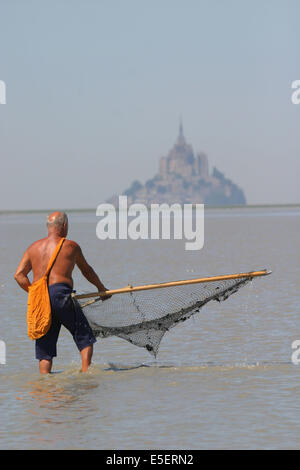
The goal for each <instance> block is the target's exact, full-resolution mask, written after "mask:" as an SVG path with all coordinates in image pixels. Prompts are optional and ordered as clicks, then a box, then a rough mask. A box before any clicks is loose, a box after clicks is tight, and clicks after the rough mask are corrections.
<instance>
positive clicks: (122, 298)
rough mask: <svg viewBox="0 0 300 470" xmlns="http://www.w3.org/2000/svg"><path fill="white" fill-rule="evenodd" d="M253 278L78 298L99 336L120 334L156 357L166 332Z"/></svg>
mask: <svg viewBox="0 0 300 470" xmlns="http://www.w3.org/2000/svg"><path fill="white" fill-rule="evenodd" d="M251 280H252V278H251V277H243V278H239V279H226V280H222V281H214V282H207V283H199V284H188V285H183V286H176V287H167V288H158V289H154V290H144V291H138V292H130V293H123V294H117V295H113V296H112V297H111V298H110V299H108V300H105V301H104V302H102V301H101V300H100V299H96V300H95V299H94V300H90V301H87V302H86V301H82V300H80V301H78V300H76V299H74V302H75V303H77V305H78V302H79V305H80V306H81V308H83V311H84V313H85V316H86V318H87V320H88V322H89V324H90V326H91V328H92V330H93V332H94V334H95V336H96V337H97V336H98V337H101V338H107V337H109V336H118V337H120V338H123V339H125V340H127V341H129V342H130V343H132V344H134V345H136V346H140V347H143V348H145V349H147V351H149V353H150V354H152V355H153V356H155V357H156V355H157V352H158V348H159V345H160V342H161V340H162V338H163V336H164V334H165V333H166V332H167V331H168V330H169V329H170V328H173V327H174V326H176V325H178V324H179V323H181V322H184V321H185V320H187V319H188V318H190V317H191V316H192V315H194V314H195V313H197V312H199V310H200V309H201V308H202V307H203V306H204V305H205V304H207V303H208V302H210V301H211V300H216V301H218V302H220V301H224V300H226V299H227V298H228V297H229V296H230V295H232V294H233V293H235V292H237V291H238V290H239V289H240V288H241V287H242V286H244V285H246V284H247V283H248V282H250V281H251Z"/></svg>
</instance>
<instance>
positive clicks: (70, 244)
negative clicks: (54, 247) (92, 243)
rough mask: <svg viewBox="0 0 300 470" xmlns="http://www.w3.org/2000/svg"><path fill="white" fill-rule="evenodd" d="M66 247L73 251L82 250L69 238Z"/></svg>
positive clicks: (66, 240) (65, 243) (65, 242)
mask: <svg viewBox="0 0 300 470" xmlns="http://www.w3.org/2000/svg"><path fill="white" fill-rule="evenodd" d="M64 245H65V246H67V247H68V248H71V249H73V250H80V246H79V244H78V243H77V242H75V241H74V240H69V239H68V238H66V239H65V241H64Z"/></svg>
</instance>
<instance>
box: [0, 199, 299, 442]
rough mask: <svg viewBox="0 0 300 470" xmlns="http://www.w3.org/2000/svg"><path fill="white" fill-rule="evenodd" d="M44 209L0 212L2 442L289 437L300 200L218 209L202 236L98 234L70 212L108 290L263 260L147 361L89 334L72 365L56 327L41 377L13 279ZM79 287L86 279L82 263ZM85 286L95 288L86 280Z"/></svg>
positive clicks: (72, 355)
mask: <svg viewBox="0 0 300 470" xmlns="http://www.w3.org/2000/svg"><path fill="white" fill-rule="evenodd" d="M44 219H45V214H1V215H0V233H1V237H0V249H1V265H0V266H1V267H0V305H1V311H0V315H1V324H0V340H4V341H5V343H6V348H7V357H6V364H5V365H1V364H0V417H1V418H0V448H2V449H203V448H206V449H215V448H222V449H230V448H244V449H253V448H266V449H274V448H281V449H283V448H288V449H295V448H297V447H299V431H300V424H299V395H300V385H299V373H300V366H297V365H294V364H293V363H292V361H291V355H292V353H293V350H292V347H291V344H292V342H293V341H294V340H296V339H298V340H300V329H299V280H300V250H299V248H300V241H299V229H300V208H297V207H290V208H280V207H274V208H245V209H244V208H243V209H214V210H207V211H206V213H205V244H204V248H203V249H202V250H201V251H194V252H188V251H186V250H185V249H184V240H183V241H179V240H175V241H173V240H171V241H150V240H144V241H140V240H139V241H123V240H122V241H117V240H116V241H109V240H108V241H105V242H100V241H99V240H98V239H97V238H96V235H95V229H96V223H97V218H96V217H95V216H94V214H92V213H70V215H69V219H70V234H69V237H70V238H73V239H75V240H76V241H78V242H79V243H80V244H81V246H82V249H83V252H84V253H85V255H86V257H87V259H88V261H89V262H90V263H91V264H92V265H93V266H94V267H95V269H96V270H97V272H98V273H99V275H100V276H101V277H102V279H103V282H104V283H105V284H106V285H107V286H108V287H111V288H114V287H120V286H124V285H127V284H128V283H131V284H140V283H144V282H156V281H157V282H161V281H166V280H176V279H182V278H189V277H195V276H198V275H199V276H206V275H215V274H227V273H231V272H232V273H233V272H243V271H249V270H252V269H260V268H265V267H266V268H269V269H271V270H272V271H273V273H272V275H271V276H267V277H266V278H262V279H256V280H255V281H253V283H251V284H250V285H248V286H245V287H243V288H242V289H241V290H240V291H239V292H238V293H236V294H234V295H233V296H232V297H230V298H229V299H228V300H226V301H225V302H221V303H216V302H213V303H211V304H208V305H207V306H205V307H204V308H203V309H202V310H201V311H200V313H198V314H197V315H195V316H194V317H192V318H191V319H190V320H188V321H186V322H185V323H184V324H181V325H179V326H177V327H176V328H174V329H172V330H171V331H170V332H168V333H167V334H166V335H165V337H164V338H163V340H162V343H161V346H160V350H159V353H158V357H157V360H154V359H153V358H152V357H151V356H150V355H149V353H148V352H146V351H144V350H143V349H140V348H137V347H135V346H132V345H130V344H129V343H127V342H125V341H123V340H122V339H119V338H108V339H104V340H98V342H97V344H96V345H95V353H94V358H93V365H92V367H91V368H90V370H89V372H88V373H87V374H82V373H80V372H79V369H80V360H79V355H78V352H77V351H76V348H75V346H74V344H73V342H72V338H71V336H70V335H69V333H68V332H67V331H66V330H62V331H61V335H60V339H59V343H58V357H57V358H56V359H55V361H54V368H53V371H54V373H53V374H51V375H50V376H47V377H44V376H43V377H41V376H39V374H38V372H37V361H36V360H35V359H34V343H33V342H31V341H30V340H29V339H28V338H27V336H26V323H25V319H26V294H25V293H23V291H21V290H20V289H19V288H18V286H17V285H16V283H15V281H14V280H13V273H14V271H15V268H16V266H17V264H18V262H19V259H20V257H21V255H22V253H23V251H24V250H25V248H26V247H27V246H28V245H29V244H30V243H31V242H32V241H33V240H35V239H37V238H40V237H42V236H44V234H45V228H44ZM74 279H75V284H76V289H77V291H78V292H80V291H84V290H90V286H89V284H88V283H87V282H86V281H85V280H84V279H82V277H81V276H80V274H79V272H78V271H76V272H75V275H74ZM92 289H93V288H92Z"/></svg>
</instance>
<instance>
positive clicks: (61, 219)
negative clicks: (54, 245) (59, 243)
mask: <svg viewBox="0 0 300 470" xmlns="http://www.w3.org/2000/svg"><path fill="white" fill-rule="evenodd" d="M47 228H48V232H53V231H55V232H57V233H58V234H59V235H62V236H65V235H66V234H67V232H68V216H67V214H66V213H65V212H58V211H56V212H52V214H50V215H48V217H47Z"/></svg>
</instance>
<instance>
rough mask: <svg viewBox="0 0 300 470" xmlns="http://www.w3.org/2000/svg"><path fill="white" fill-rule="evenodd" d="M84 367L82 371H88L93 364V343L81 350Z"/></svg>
mask: <svg viewBox="0 0 300 470" xmlns="http://www.w3.org/2000/svg"><path fill="white" fill-rule="evenodd" d="M80 355H81V362H82V368H81V372H86V371H87V370H88V367H89V366H90V365H91V362H92V356H93V345H91V346H87V347H86V348H84V349H82V350H81V351H80Z"/></svg>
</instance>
